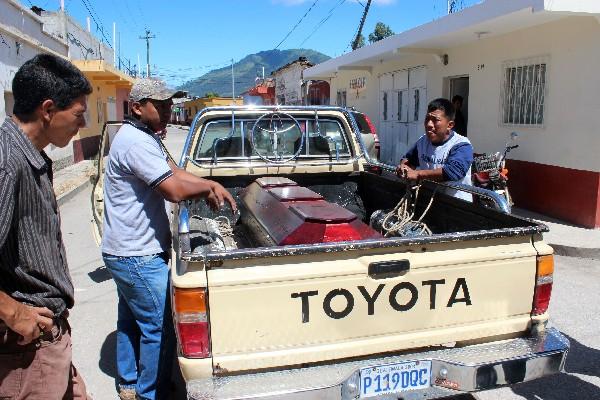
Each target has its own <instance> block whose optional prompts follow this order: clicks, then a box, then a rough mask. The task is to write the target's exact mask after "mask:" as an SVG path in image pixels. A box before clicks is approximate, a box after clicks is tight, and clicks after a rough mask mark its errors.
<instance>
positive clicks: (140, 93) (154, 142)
mask: <svg viewBox="0 0 600 400" xmlns="http://www.w3.org/2000/svg"><path fill="white" fill-rule="evenodd" d="M182 95H183V93H182V92H176V91H173V90H169V89H168V88H167V87H166V85H165V84H164V82H162V81H159V80H155V79H138V80H137V81H136V82H135V84H134V85H133V88H132V89H131V93H130V100H131V111H132V116H133V117H132V118H128V119H126V120H125V121H124V123H123V126H122V127H121V128H120V129H119V131H118V132H117V134H116V135H115V138H114V140H113V143H112V144H111V148H110V152H109V156H108V162H107V164H106V172H105V179H104V204H105V210H104V234H103V238H102V256H103V259H104V263H105V265H106V267H107V268H108V270H109V271H110V272H111V275H112V277H113V279H114V281H115V283H116V285H117V291H118V296H119V304H118V319H117V373H118V383H119V396H120V397H121V398H122V399H135V398H136V395H137V398H141V399H155V398H158V399H162V398H166V397H167V391H168V384H169V377H170V370H171V365H172V364H171V362H172V357H173V348H174V343H173V338H174V336H173V328H172V325H171V324H172V322H171V321H170V302H169V295H168V290H169V266H168V261H169V255H170V249H171V232H170V226H169V218H168V216H167V211H166V208H165V202H164V200H168V201H170V202H179V201H181V200H186V199H192V198H205V199H206V201H207V203H208V204H209V205H210V206H211V207H212V208H213V209H218V208H221V207H223V205H224V203H225V202H227V203H229V206H230V207H231V209H232V210H235V209H236V205H235V201H234V200H233V197H232V196H231V194H230V193H229V192H228V191H227V190H226V189H225V188H223V186H221V185H220V184H218V183H216V182H213V181H210V180H206V179H202V178H199V177H196V176H194V175H192V174H190V173H188V172H185V171H183V170H181V169H179V168H177V167H176V166H175V165H174V164H173V162H172V161H170V159H169V158H168V155H167V154H166V153H165V151H164V149H163V147H162V146H161V144H160V139H159V138H158V136H157V132H162V131H163V130H164V129H165V128H166V126H167V122H168V120H169V117H170V114H171V106H172V104H173V101H172V99H173V97H181V96H182Z"/></svg>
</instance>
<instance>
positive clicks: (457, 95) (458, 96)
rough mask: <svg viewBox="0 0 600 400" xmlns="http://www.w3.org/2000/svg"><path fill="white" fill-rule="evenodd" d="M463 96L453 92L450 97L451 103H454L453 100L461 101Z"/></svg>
mask: <svg viewBox="0 0 600 400" xmlns="http://www.w3.org/2000/svg"><path fill="white" fill-rule="evenodd" d="M463 100H464V99H463V97H462V96H461V95H460V94H455V95H454V97H452V104H454V103H455V102H457V101H458V102H460V104H462V103H463Z"/></svg>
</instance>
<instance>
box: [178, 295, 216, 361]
mask: <svg viewBox="0 0 600 400" xmlns="http://www.w3.org/2000/svg"><path fill="white" fill-rule="evenodd" d="M173 304H174V307H173V309H174V316H175V327H176V329H177V336H178V337H179V345H180V348H181V353H182V354H183V355H184V356H185V357H193V358H206V357H209V356H210V332H209V324H208V313H207V307H206V305H207V295H206V289H204V288H194V289H180V288H174V289H173Z"/></svg>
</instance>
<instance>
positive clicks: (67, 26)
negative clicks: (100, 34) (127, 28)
mask: <svg viewBox="0 0 600 400" xmlns="http://www.w3.org/2000/svg"><path fill="white" fill-rule="evenodd" d="M41 18H42V21H43V22H44V31H46V32H48V33H50V34H51V35H52V36H54V37H56V38H58V39H60V40H64V41H66V42H67V45H68V49H67V57H68V58H69V59H72V60H104V61H105V62H107V63H108V64H112V65H114V63H115V62H114V59H115V56H114V54H115V52H114V51H113V49H111V48H110V47H108V46H107V45H105V44H104V43H102V42H100V41H99V40H98V39H97V38H96V37H95V36H94V35H92V33H91V31H90V30H87V29H84V28H83V27H82V26H81V25H79V23H77V22H76V21H75V20H74V19H73V18H72V17H71V16H70V15H68V14H67V13H65V12H64V11H57V12H52V11H42V12H41ZM88 18H89V17H88ZM88 22H89V20H88ZM88 27H89V26H88ZM104 35H105V36H106V37H107V38H112V31H111V32H104Z"/></svg>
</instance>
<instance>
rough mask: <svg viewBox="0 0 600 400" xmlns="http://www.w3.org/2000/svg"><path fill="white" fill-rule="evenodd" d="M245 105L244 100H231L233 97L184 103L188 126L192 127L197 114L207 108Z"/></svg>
mask: <svg viewBox="0 0 600 400" xmlns="http://www.w3.org/2000/svg"><path fill="white" fill-rule="evenodd" d="M243 104H244V100H243V99H242V98H235V99H233V98H231V97H200V98H197V99H192V100H187V101H185V102H184V103H183V108H184V110H185V117H186V124H187V125H190V124H191V123H192V121H193V120H194V117H195V116H196V114H198V112H199V111H202V110H203V109H204V108H206V107H219V106H233V105H235V106H241V105H243Z"/></svg>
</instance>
